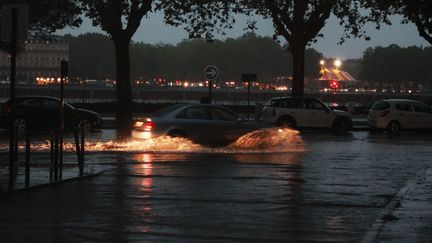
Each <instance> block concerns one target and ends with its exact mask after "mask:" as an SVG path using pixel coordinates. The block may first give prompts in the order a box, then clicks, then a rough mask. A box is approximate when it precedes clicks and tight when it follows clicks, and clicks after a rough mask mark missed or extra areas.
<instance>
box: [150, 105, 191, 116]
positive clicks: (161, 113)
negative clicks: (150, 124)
mask: <svg viewBox="0 0 432 243" xmlns="http://www.w3.org/2000/svg"><path fill="white" fill-rule="evenodd" d="M182 106H184V105H181V104H179V105H172V106H168V107H165V108H162V109H160V110H158V111H156V112H155V113H154V114H153V116H154V117H164V116H166V115H168V114H169V113H171V112H173V111H175V110H177V109H178V108H180V107H182Z"/></svg>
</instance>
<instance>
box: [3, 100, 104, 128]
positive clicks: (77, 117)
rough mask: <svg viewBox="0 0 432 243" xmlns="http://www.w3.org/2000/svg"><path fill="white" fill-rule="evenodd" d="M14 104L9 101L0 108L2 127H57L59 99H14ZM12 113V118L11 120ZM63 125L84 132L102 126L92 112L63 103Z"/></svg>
mask: <svg viewBox="0 0 432 243" xmlns="http://www.w3.org/2000/svg"><path fill="white" fill-rule="evenodd" d="M14 103H15V104H12V102H11V101H10V100H9V101H7V102H6V103H4V105H3V107H2V120H3V125H6V124H10V122H11V121H12V119H13V122H14V125H15V126H16V127H18V129H19V130H24V129H30V130H35V129H47V128H54V127H57V126H58V124H59V117H60V99H58V98H55V97H49V96H21V97H16V98H15V100H14ZM12 111H13V112H14V117H13V118H12ZM64 125H65V128H66V129H73V128H77V127H78V126H84V129H85V130H91V129H97V128H100V127H101V126H102V118H101V116H100V115H99V114H98V113H96V112H93V111H90V110H85V109H80V108H76V107H74V106H72V105H71V104H69V103H67V102H65V103H64Z"/></svg>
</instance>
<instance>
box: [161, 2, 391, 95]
mask: <svg viewBox="0 0 432 243" xmlns="http://www.w3.org/2000/svg"><path fill="white" fill-rule="evenodd" d="M179 2H180V1H179ZM164 4H165V6H164V7H165V8H168V9H171V11H169V12H167V13H168V15H167V17H166V18H167V20H168V21H167V22H168V23H171V24H173V25H181V24H182V23H187V24H188V25H187V27H186V30H188V31H189V32H190V35H191V36H192V37H195V36H196V35H205V36H206V38H212V36H213V35H212V30H214V29H216V30H220V29H224V28H226V27H228V28H231V27H232V24H233V23H234V22H235V20H234V19H233V17H232V16H233V14H235V13H245V14H249V15H251V14H260V15H263V16H264V17H266V18H269V19H271V20H272V21H273V25H274V28H275V37H277V36H282V37H283V38H284V39H285V40H286V41H287V43H288V50H289V51H290V52H291V53H292V58H293V75H292V76H293V85H292V95H293V96H303V92H304V91H303V90H304V74H305V52H306V47H307V46H308V45H310V44H311V43H314V42H316V41H317V37H320V36H321V35H320V34H319V33H320V31H321V29H322V28H323V27H324V26H325V23H326V20H327V19H328V18H329V17H330V15H331V14H334V15H335V16H336V17H338V18H339V19H340V24H341V25H343V27H344V28H345V30H346V33H345V35H344V36H343V38H346V37H349V36H354V37H361V36H364V37H366V38H368V37H367V36H365V33H364V31H362V27H363V25H364V24H365V23H366V22H368V21H374V22H376V23H379V22H380V21H385V22H387V18H386V15H384V14H383V13H382V12H380V11H377V10H376V5H377V3H376V2H374V1H362V0H349V1H347V0H279V1H274V0H240V1H235V0H228V1H227V0H225V1H210V0H207V1H206V0H201V1H195V0H189V1H181V3H177V2H176V1H166V2H165V3H164ZM366 8H369V9H370V11H369V13H368V15H363V14H362V12H361V9H366ZM175 10H177V11H175ZM178 13H187V14H178ZM218 20H219V22H218ZM378 26H379V24H378Z"/></svg>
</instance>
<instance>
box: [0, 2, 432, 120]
mask: <svg viewBox="0 0 432 243" xmlns="http://www.w3.org/2000/svg"><path fill="white" fill-rule="evenodd" d="M7 2H13V3H17V2H26V3H29V4H30V6H31V9H32V11H31V12H32V15H31V20H32V22H31V23H32V26H33V28H34V29H37V30H44V28H43V27H41V26H48V27H49V28H47V31H48V32H49V31H51V30H52V29H55V28H60V27H61V26H63V25H77V24H78V23H79V12H81V13H83V14H85V15H86V16H88V17H89V18H91V19H92V21H93V24H94V25H95V26H99V27H100V28H101V29H102V30H104V31H106V32H107V33H108V34H109V35H110V37H111V39H112V40H113V43H114V49H115V60H116V80H117V85H116V89H117V99H118V109H117V121H118V123H119V124H120V125H124V126H129V124H130V122H131V121H132V110H131V108H130V107H131V103H132V96H131V85H130V57H129V45H130V41H131V38H132V36H133V35H134V33H135V32H136V30H137V29H138V27H139V25H140V23H141V20H142V19H143V17H144V16H146V15H147V14H148V13H149V12H155V11H163V13H164V14H165V20H166V22H167V23H168V24H171V25H175V26H179V25H184V26H186V29H187V30H188V31H189V33H190V36H191V37H199V36H205V37H206V38H212V36H213V35H212V33H213V32H214V31H215V30H216V31H218V30H220V31H221V32H223V31H224V29H226V28H230V27H232V25H233V23H234V22H235V16H236V15H235V14H237V13H243V14H247V15H251V14H258V15H262V16H264V17H265V18H269V19H271V20H272V21H273V24H274V28H275V37H277V36H280V37H282V38H283V39H285V40H286V42H287V49H288V50H289V51H290V52H291V53H292V60H293V62H292V67H293V87H292V95H294V96H302V95H303V90H304V89H303V87H304V71H305V51H306V47H307V46H308V45H309V44H311V43H313V42H315V41H317V38H318V37H320V31H321V30H322V28H323V27H324V26H325V24H326V21H327V19H328V18H329V17H330V15H331V14H333V15H335V16H336V17H338V18H339V19H340V24H341V25H342V26H344V28H345V29H346V33H345V36H344V37H347V36H354V37H365V38H366V39H368V37H367V36H366V33H364V32H363V31H362V27H363V26H364V24H365V23H367V22H371V21H372V22H374V23H376V24H377V26H378V27H379V25H380V24H381V23H382V22H384V23H386V22H388V19H387V16H388V15H390V14H394V13H399V14H403V15H404V16H405V20H406V21H410V22H413V23H415V24H416V25H417V27H418V29H419V33H420V35H421V36H423V37H424V38H425V39H427V40H428V41H430V42H431V43H432V38H430V37H431V34H432V21H431V13H432V11H431V10H432V3H431V1H430V0H395V1H383V0H349V1H347V0H281V1H273V0H183V1H177V0H159V1H156V0H63V1H58V0H43V1H40V0H5V1H2V2H1V3H0V4H2V3H7ZM67 6H69V8H66V7H67ZM35 9H39V10H40V11H37V10H35ZM68 9H71V10H73V11H68ZM365 9H366V11H365ZM53 13H55V14H56V15H59V16H60V17H61V18H53V19H50V21H42V22H41V21H39V20H41V19H44V18H51V17H50V16H49V15H54V14H53ZM53 23H55V24H53ZM57 23H58V24H57ZM60 23H61V24H60ZM36 27H38V28H36Z"/></svg>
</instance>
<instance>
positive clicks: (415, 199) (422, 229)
mask: <svg viewBox="0 0 432 243" xmlns="http://www.w3.org/2000/svg"><path fill="white" fill-rule="evenodd" d="M392 203H393V204H394V205H391V204H392ZM389 207H390V208H389ZM362 242H432V168H429V169H428V170H427V171H426V172H425V173H424V174H423V175H421V176H419V177H417V178H416V179H413V180H411V181H410V182H409V183H408V185H407V186H406V187H404V188H403V189H401V191H400V193H398V195H397V196H396V197H395V198H394V199H393V200H392V202H390V203H389V206H388V207H387V208H386V210H385V211H384V213H383V214H382V215H381V217H380V218H378V219H377V220H376V221H375V223H374V224H373V225H372V226H371V228H370V229H369V232H368V234H367V235H366V236H365V238H364V239H363V241H362Z"/></svg>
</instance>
